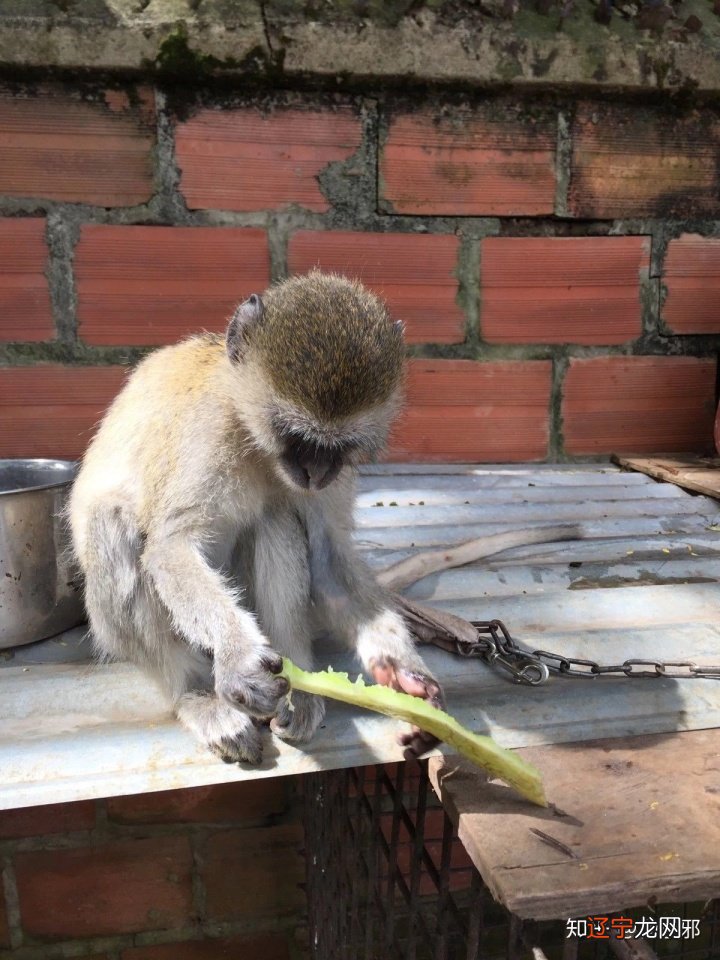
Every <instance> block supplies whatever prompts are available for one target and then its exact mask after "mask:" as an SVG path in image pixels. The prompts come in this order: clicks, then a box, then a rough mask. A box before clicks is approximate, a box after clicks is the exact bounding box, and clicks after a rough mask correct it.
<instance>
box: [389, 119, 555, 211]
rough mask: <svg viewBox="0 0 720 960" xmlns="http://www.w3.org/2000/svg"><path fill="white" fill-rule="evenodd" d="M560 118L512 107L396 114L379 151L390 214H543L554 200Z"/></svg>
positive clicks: (551, 207) (548, 209) (551, 206)
mask: <svg viewBox="0 0 720 960" xmlns="http://www.w3.org/2000/svg"><path fill="white" fill-rule="evenodd" d="M556 138H557V121H556V119H555V117H554V116H550V115H547V114H545V113H539V114H538V115H537V116H530V115H527V114H524V113H522V112H521V111H519V110H517V109H515V108H513V107H507V108H504V109H503V108H500V107H497V106H495V105H494V106H493V107H492V109H491V108H488V107H483V106H479V107H477V108H476V109H475V110H473V111H465V110H457V111H453V110H452V109H451V108H448V109H447V110H445V111H444V112H443V113H441V114H433V113H421V112H419V113H411V114H398V115H396V116H393V117H392V118H391V120H390V124H389V129H388V134H387V139H386V141H385V143H384V145H383V147H382V151H381V155H380V197H381V201H382V202H383V204H384V206H385V207H387V209H388V210H389V211H391V212H394V213H405V214H423V215H448V216H524V217H527V216H540V215H549V214H551V213H552V212H553V208H554V203H555V145H556Z"/></svg>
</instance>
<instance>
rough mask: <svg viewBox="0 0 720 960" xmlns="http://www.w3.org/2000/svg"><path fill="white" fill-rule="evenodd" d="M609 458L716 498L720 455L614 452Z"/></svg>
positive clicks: (719, 485) (719, 478) (718, 495)
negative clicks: (660, 454)
mask: <svg viewBox="0 0 720 960" xmlns="http://www.w3.org/2000/svg"><path fill="white" fill-rule="evenodd" d="M613 460H614V461H615V463H618V464H619V465H620V466H621V467H626V468H627V469H628V470H639V471H640V472H641V473H646V474H647V475H648V476H649V477H654V478H655V479H656V480H667V481H668V483H674V484H677V486H679V487H683V488H684V489H686V490H694V491H695V492H696V493H704V494H705V495H706V496H708V497H717V498H718V499H720V457H692V456H682V457H621V456H614V457H613Z"/></svg>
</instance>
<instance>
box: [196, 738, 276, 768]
mask: <svg viewBox="0 0 720 960" xmlns="http://www.w3.org/2000/svg"><path fill="white" fill-rule="evenodd" d="M208 746H209V747H210V749H211V750H212V752H213V753H214V754H215V756H216V757H220V759H221V760H222V761H223V763H250V764H252V765H253V766H256V765H257V764H259V763H260V761H261V760H262V755H263V748H262V741H261V740H260V737H259V736H258V737H257V738H253V737H248V736H238V737H222V738H221V739H220V740H218V741H217V743H210V744H208Z"/></svg>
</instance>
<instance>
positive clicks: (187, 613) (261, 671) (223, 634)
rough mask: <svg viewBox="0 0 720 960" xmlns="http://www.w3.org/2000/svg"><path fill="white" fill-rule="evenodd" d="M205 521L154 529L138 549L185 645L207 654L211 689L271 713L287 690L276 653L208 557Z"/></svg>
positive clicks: (209, 533) (211, 535) (259, 713)
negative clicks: (201, 525)
mask: <svg viewBox="0 0 720 960" xmlns="http://www.w3.org/2000/svg"><path fill="white" fill-rule="evenodd" d="M214 539H216V537H215V532H214V531H213V529H212V528H211V527H207V528H193V529H192V530H179V531H178V530H173V529H171V530H164V531H163V530H162V529H159V530H157V531H156V532H155V533H154V534H153V536H152V537H148V542H147V544H146V546H145V549H144V551H143V554H142V565H143V570H144V572H145V573H146V574H147V576H148V577H149V578H150V580H151V582H152V584H153V587H154V589H155V590H156V591H157V595H158V596H159V598H160V600H161V601H162V604H163V606H164V607H165V608H166V609H167V610H168V612H169V614H170V617H171V619H172V625H173V628H174V629H175V630H176V631H177V633H178V634H179V635H180V636H182V637H183V638H184V639H185V640H186V641H187V642H188V643H189V645H190V646H191V647H193V648H194V649H196V650H200V651H204V652H205V653H209V654H212V657H213V676H214V682H215V692H216V693H217V695H218V697H220V699H221V700H225V701H226V702H227V703H228V704H229V705H230V706H234V707H242V709H243V710H245V711H247V712H248V713H250V714H252V715H253V716H256V717H259V718H263V717H271V716H274V715H275V713H276V712H277V709H278V704H279V703H280V702H281V701H282V700H283V698H284V697H285V695H286V694H287V691H288V683H287V680H285V678H284V677H280V676H278V674H279V673H280V671H281V669H282V659H281V658H280V657H279V656H278V654H277V653H276V652H275V651H274V650H273V649H272V648H271V647H270V645H269V643H268V641H267V638H266V637H265V636H264V635H263V633H262V631H261V630H260V629H259V628H258V625H257V621H256V619H255V617H254V616H253V615H252V613H251V612H250V611H249V610H246V609H243V608H242V607H241V606H240V605H239V603H238V596H237V591H233V590H232V589H231V586H230V584H229V583H228V581H227V578H226V577H225V576H223V574H222V573H220V572H219V571H218V570H217V569H215V568H214V567H213V566H211V564H210V563H209V562H208V560H207V557H206V554H205V552H204V551H208V552H210V550H211V548H212V545H213V542H214Z"/></svg>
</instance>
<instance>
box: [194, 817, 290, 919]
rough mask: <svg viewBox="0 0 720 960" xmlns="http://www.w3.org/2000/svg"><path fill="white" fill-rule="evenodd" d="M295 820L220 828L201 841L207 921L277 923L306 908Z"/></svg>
mask: <svg viewBox="0 0 720 960" xmlns="http://www.w3.org/2000/svg"><path fill="white" fill-rule="evenodd" d="M301 840H302V829H301V827H300V825H299V824H282V825H278V826H272V827H263V828H261V829H242V828H238V829H235V830H223V831H220V832H217V833H214V834H213V835H212V836H210V837H209V838H208V839H207V841H206V843H205V844H204V847H203V850H202V856H201V864H202V866H201V875H202V880H203V883H204V884H205V891H206V905H207V915H208V918H209V919H210V920H227V921H230V920H238V921H240V920H241V921H244V922H252V924H253V925H256V926H259V925H260V923H269V922H277V921H279V920H281V919H282V918H283V917H289V916H295V915H296V914H297V913H298V912H299V911H301V910H302V909H303V908H304V904H305V896H304V894H303V892H302V890H301V889H300V886H299V885H300V884H301V883H302V881H303V880H304V879H305V871H304V861H303V858H302V856H301V854H300V846H301Z"/></svg>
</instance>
